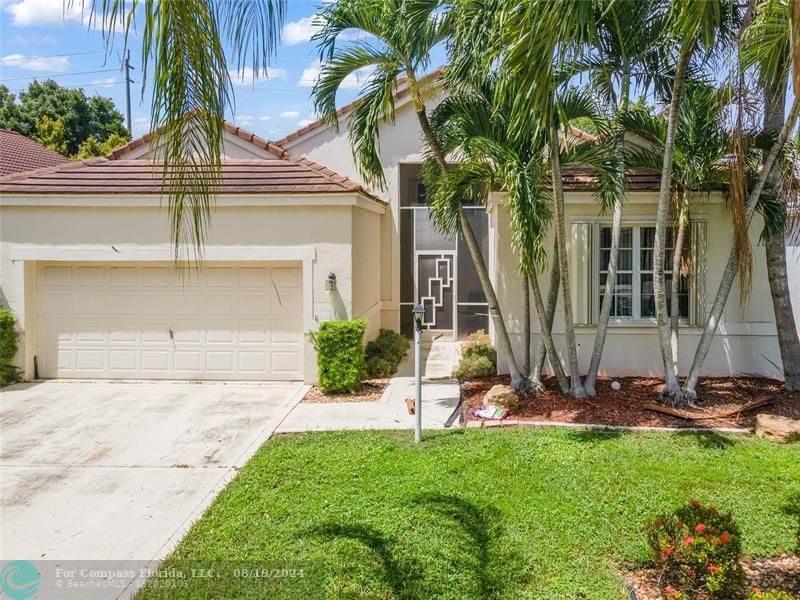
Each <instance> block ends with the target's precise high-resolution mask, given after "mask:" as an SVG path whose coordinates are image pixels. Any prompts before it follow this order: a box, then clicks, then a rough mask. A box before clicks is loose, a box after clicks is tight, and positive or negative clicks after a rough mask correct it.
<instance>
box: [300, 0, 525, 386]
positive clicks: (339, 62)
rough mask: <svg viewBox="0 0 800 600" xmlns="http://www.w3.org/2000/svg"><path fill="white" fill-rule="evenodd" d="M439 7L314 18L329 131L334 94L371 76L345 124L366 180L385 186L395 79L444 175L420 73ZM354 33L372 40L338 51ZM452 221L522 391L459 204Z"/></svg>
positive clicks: (433, 1) (362, 0)
mask: <svg viewBox="0 0 800 600" xmlns="http://www.w3.org/2000/svg"><path fill="white" fill-rule="evenodd" d="M441 5H442V2H439V1H437V0H382V1H380V2H375V1H369V0H340V1H339V2H337V3H335V4H331V5H329V6H328V7H327V8H325V9H324V10H323V11H322V13H321V14H320V16H319V22H320V24H321V26H322V29H321V30H320V31H319V33H318V34H317V35H316V36H315V39H316V41H317V42H318V43H319V45H320V52H321V56H322V58H323V59H324V63H323V66H322V71H321V74H320V77H319V80H318V81H317V83H316V84H315V86H314V90H313V97H314V104H315V106H316V109H317V111H318V112H319V113H320V114H321V115H322V116H323V118H324V119H326V120H327V121H328V122H329V123H330V124H331V126H333V127H338V117H337V115H336V94H337V91H338V90H339V88H340V87H341V84H342V82H343V81H344V79H345V78H346V77H347V76H348V75H351V74H352V73H355V72H357V71H359V70H361V69H373V72H374V74H373V75H372V76H371V77H370V78H369V79H368V81H366V82H365V83H364V85H363V87H362V90H361V94H360V95H359V97H358V99H357V100H356V101H355V103H354V106H353V109H352V111H351V112H350V120H349V122H348V136H349V139H350V143H351V146H352V149H353V157H354V159H355V162H356V165H357V167H358V169H359V171H360V173H361V175H362V176H363V177H364V179H365V181H366V182H367V183H368V184H370V185H373V186H376V187H384V186H385V179H384V174H383V167H382V165H381V160H380V155H379V150H378V136H379V127H380V124H381V123H382V122H388V123H392V122H394V115H395V113H394V111H395V106H394V98H395V92H396V90H397V85H398V80H399V79H400V78H401V77H404V78H405V83H406V86H407V88H408V92H409V96H410V98H411V102H412V103H413V106H414V111H415V112H416V115H417V119H418V121H419V124H420V128H421V129H422V133H423V136H424V139H425V143H426V145H427V148H428V151H429V152H430V153H431V155H432V156H433V157H434V159H435V161H436V164H437V166H438V168H439V169H440V170H441V172H442V173H446V172H447V171H449V170H450V168H451V167H450V164H449V163H448V161H447V158H446V154H445V152H444V151H443V150H442V146H441V144H440V141H439V140H438V139H437V138H436V135H435V134H434V131H433V128H432V127H431V124H430V122H429V120H428V113H427V106H426V99H427V98H428V97H429V95H430V94H431V93H432V91H431V86H432V82H431V80H430V78H422V77H420V74H421V73H422V72H424V70H425V69H426V68H427V67H428V66H429V64H430V52H431V50H432V49H433V48H434V47H435V46H436V45H437V44H439V43H441V42H442V41H443V40H445V38H446V37H447V35H448V33H449V31H450V14H449V13H448V12H440V8H441ZM352 29H357V30H360V31H362V32H364V33H366V34H368V35H370V36H373V37H374V38H375V40H376V41H375V42H374V43H373V42H369V43H357V44H346V45H345V46H344V47H340V42H341V41H342V38H341V34H342V33H343V32H344V31H346V30H352ZM457 217H458V218H457V220H456V221H455V222H453V223H439V224H438V225H439V226H440V228H441V229H443V230H446V231H459V232H460V233H461V234H462V235H463V236H464V241H465V242H466V244H467V248H468V249H469V252H470V256H471V257H472V261H473V263H474V265H475V270H476V271H477V274H478V279H479V280H480V283H481V287H482V289H483V292H484V295H485V296H486V300H487V302H488V304H489V313H490V315H491V317H492V322H493V324H494V327H495V332H496V334H497V342H498V346H499V349H500V351H501V352H502V353H503V355H504V356H506V358H507V362H508V366H509V371H510V373H511V381H512V385H513V386H514V387H515V388H517V389H519V388H520V387H521V386H523V385H524V378H523V377H522V375H521V373H520V371H519V369H518V367H517V364H516V361H515V359H514V353H513V350H512V347H511V340H510V339H509V337H508V331H507V329H506V325H505V321H504V320H503V315H502V312H501V310H500V306H499V303H498V301H497V294H496V293H495V290H494V286H493V285H492V282H491V279H490V278H489V271H488V269H487V268H486V263H485V261H484V258H483V256H482V255H481V249H480V246H479V244H478V241H477V239H476V237H475V234H474V232H473V230H472V226H471V224H470V223H469V220H468V219H467V214H466V211H465V210H464V208H463V206H462V205H461V204H459V206H458V210H457Z"/></svg>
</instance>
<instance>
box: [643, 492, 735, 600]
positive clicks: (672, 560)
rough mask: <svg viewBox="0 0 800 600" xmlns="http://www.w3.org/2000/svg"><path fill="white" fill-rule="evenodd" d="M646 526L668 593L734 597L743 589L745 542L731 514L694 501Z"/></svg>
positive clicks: (674, 595)
mask: <svg viewBox="0 0 800 600" xmlns="http://www.w3.org/2000/svg"><path fill="white" fill-rule="evenodd" d="M644 529H645V533H646V535H647V542H648V545H649V546H650V550H651V552H652V553H653V558H654V561H655V564H656V566H657V567H658V568H660V569H661V570H662V573H663V577H662V581H664V582H666V583H668V584H669V585H668V586H667V588H665V592H666V593H667V597H672V598H678V597H681V596H679V594H680V593H682V592H685V593H687V594H688V595H690V596H692V595H694V594H697V593H699V592H704V593H707V594H708V595H710V596H711V597H712V598H732V597H735V596H736V594H737V593H738V592H739V591H740V590H741V586H742V583H743V581H744V572H743V571H742V567H741V564H740V563H739V559H740V558H741V555H742V542H741V536H740V534H739V528H738V526H737V525H736V523H735V522H734V520H733V517H732V516H731V515H730V514H725V515H723V514H721V513H719V512H718V511H717V509H716V508H714V507H713V506H710V507H705V506H703V505H702V504H700V503H699V502H698V501H697V500H692V501H690V502H689V504H687V505H686V506H682V507H681V508H679V509H678V510H676V511H675V512H673V513H670V514H667V515H662V516H660V517H658V518H657V519H656V520H655V521H654V522H653V523H651V524H648V525H645V528H644Z"/></svg>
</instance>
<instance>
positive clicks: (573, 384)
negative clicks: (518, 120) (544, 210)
mask: <svg viewBox="0 0 800 600" xmlns="http://www.w3.org/2000/svg"><path fill="white" fill-rule="evenodd" d="M550 162H551V170H552V177H553V205H554V207H555V211H554V212H555V220H556V240H557V242H558V252H557V256H558V261H559V265H558V268H559V270H560V271H561V294H562V298H563V300H564V333H565V336H566V341H567V359H568V363H569V379H570V390H569V393H570V395H571V396H573V397H575V398H585V397H586V390H585V389H584V387H583V383H582V382H581V373H580V367H579V365H578V345H577V343H576V341H575V326H574V323H573V320H572V298H571V297H570V290H569V264H568V262H567V236H566V230H565V223H564V188H563V186H562V182H561V159H560V156H559V141H558V128H557V127H556V121H555V116H554V115H551V117H550Z"/></svg>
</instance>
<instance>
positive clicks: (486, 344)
mask: <svg viewBox="0 0 800 600" xmlns="http://www.w3.org/2000/svg"><path fill="white" fill-rule="evenodd" d="M496 374H497V350H495V348H494V346H492V341H491V339H490V338H489V336H488V335H487V334H486V332H485V331H483V329H479V330H478V331H475V332H473V333H471V334H469V335H468V336H467V338H466V339H465V340H464V343H463V345H462V346H461V360H460V361H459V363H458V367H456V369H455V370H454V371H453V377H455V378H456V379H459V380H464V379H475V378H477V377H490V376H492V375H496Z"/></svg>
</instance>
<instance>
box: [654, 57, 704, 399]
mask: <svg viewBox="0 0 800 600" xmlns="http://www.w3.org/2000/svg"><path fill="white" fill-rule="evenodd" d="M693 47H694V43H692V42H687V43H686V44H684V46H683V47H682V48H681V53H680V57H679V58H678V64H677V66H676V68H675V80H674V82H673V84H672V99H671V100H670V105H669V116H668V120H667V138H666V140H665V141H664V164H663V167H662V169H661V189H660V191H659V195H658V211H657V213H656V231H655V241H654V243H653V246H654V247H653V294H654V296H655V303H656V326H657V328H658V342H659V346H660V348H661V359H662V362H663V364H664V378H665V382H664V387H663V389H662V390H661V398H662V399H665V400H666V401H667V402H668V403H669V404H670V405H672V406H682V405H683V404H684V399H683V394H682V393H681V387H680V385H679V384H678V377H677V375H676V373H675V368H674V365H673V362H672V346H671V340H670V335H669V322H668V321H667V297H666V294H665V290H664V287H665V285H664V284H665V281H664V254H665V252H664V246H665V244H666V237H667V236H666V233H667V226H668V223H667V221H668V218H669V200H670V192H671V188H672V157H673V154H674V152H675V133H676V125H677V120H678V106H679V105H680V101H681V96H682V92H683V86H684V84H685V83H686V74H687V71H688V68H689V61H690V60H691V57H692V48H693Z"/></svg>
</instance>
